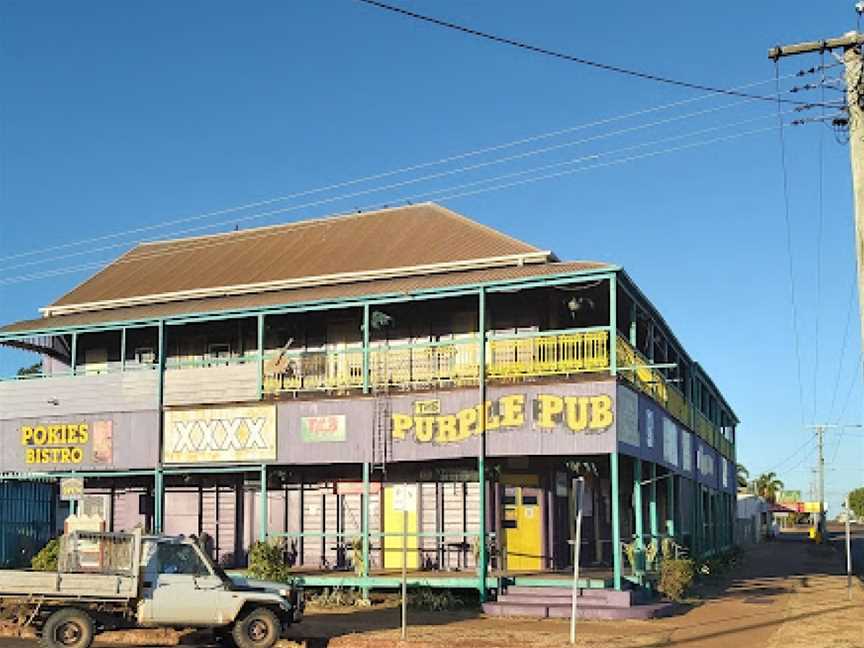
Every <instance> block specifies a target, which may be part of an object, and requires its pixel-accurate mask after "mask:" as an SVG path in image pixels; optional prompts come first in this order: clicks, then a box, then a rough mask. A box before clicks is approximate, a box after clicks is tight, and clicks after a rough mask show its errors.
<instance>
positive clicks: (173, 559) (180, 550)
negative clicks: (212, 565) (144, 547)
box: [156, 543, 210, 576]
mask: <svg viewBox="0 0 864 648" xmlns="http://www.w3.org/2000/svg"><path fill="white" fill-rule="evenodd" d="M156 560H157V562H158V563H159V573H160V574H187V575H191V576H206V575H208V574H209V573H210V572H209V570H208V569H207V566H206V565H205V564H204V561H203V560H201V557H200V556H199V555H198V552H197V551H195V548H194V547H193V546H192V545H184V544H169V543H160V544H159V547H158V549H157V550H156Z"/></svg>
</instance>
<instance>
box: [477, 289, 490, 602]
mask: <svg viewBox="0 0 864 648" xmlns="http://www.w3.org/2000/svg"><path fill="white" fill-rule="evenodd" d="M477 310H478V329H479V340H478V342H479V344H480V349H479V351H478V354H477V357H478V361H477V362H478V381H479V389H478V400H479V401H480V417H479V421H478V425H479V432H480V454H479V456H478V457H477V480H478V482H479V486H480V520H479V529H478V537H477V542H478V543H479V546H478V552H477V577H478V588H479V591H480V602H481V603H483V602H484V601H486V567H487V562H488V560H489V557H488V556H487V553H486V289H485V288H483V287H481V288H480V290H479V292H478V304H477Z"/></svg>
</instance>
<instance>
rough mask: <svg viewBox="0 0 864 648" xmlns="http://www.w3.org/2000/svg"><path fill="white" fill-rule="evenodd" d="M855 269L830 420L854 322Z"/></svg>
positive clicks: (830, 408)
mask: <svg viewBox="0 0 864 648" xmlns="http://www.w3.org/2000/svg"><path fill="white" fill-rule="evenodd" d="M855 279H856V276H855V269H854V268H853V269H852V280H851V281H850V282H849V305H848V306H847V308H846V326H845V327H844V328H843V341H842V342H841V343H840V362H838V363H837V375H836V377H835V379H834V389H833V390H832V392H831V406H830V407H829V408H828V419H829V420H830V419H831V417H832V416H833V415H834V405H835V403H836V402H837V390H838V389H839V388H840V376H841V375H842V369H843V361H844V360H846V346H847V343H848V341H849V324H850V323H851V321H852V306H853V305H854V304H855V283H856V282H855Z"/></svg>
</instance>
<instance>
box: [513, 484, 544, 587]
mask: <svg viewBox="0 0 864 648" xmlns="http://www.w3.org/2000/svg"><path fill="white" fill-rule="evenodd" d="M541 493H542V491H541V490H540V489H539V488H529V487H527V486H505V487H504V528H505V535H504V538H505V542H506V544H507V569H508V570H511V571H539V570H540V569H542V568H543V555H542V554H543V551H542V545H543V533H542V530H543V515H542V513H541V510H540V496H541Z"/></svg>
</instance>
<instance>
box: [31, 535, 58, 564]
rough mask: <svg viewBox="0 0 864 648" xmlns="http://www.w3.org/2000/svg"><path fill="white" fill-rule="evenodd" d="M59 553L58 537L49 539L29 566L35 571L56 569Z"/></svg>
mask: <svg viewBox="0 0 864 648" xmlns="http://www.w3.org/2000/svg"><path fill="white" fill-rule="evenodd" d="M59 554H60V538H54V539H53V540H49V541H48V544H46V545H45V546H44V547H42V548H41V549H40V550H39V553H37V554H36V555H35V556H33V559H32V560H31V561H30V566H31V567H32V568H33V569H35V570H36V571H57V557H58V555H59Z"/></svg>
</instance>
